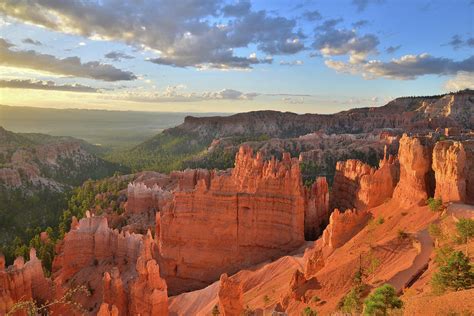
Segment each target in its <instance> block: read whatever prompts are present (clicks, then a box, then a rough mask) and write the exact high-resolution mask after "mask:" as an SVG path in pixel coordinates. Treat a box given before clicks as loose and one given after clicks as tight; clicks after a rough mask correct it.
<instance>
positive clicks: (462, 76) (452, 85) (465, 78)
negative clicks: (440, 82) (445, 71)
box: [444, 71, 474, 91]
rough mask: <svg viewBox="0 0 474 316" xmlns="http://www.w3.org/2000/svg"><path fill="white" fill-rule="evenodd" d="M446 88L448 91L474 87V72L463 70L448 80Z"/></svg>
mask: <svg viewBox="0 0 474 316" xmlns="http://www.w3.org/2000/svg"><path fill="white" fill-rule="evenodd" d="M444 88H445V89H446V90H448V91H458V90H463V89H474V73H472V72H471V73H469V72H464V71H461V72H459V73H458V74H457V75H456V76H455V77H454V78H451V79H449V80H448V81H446V83H445V84H444Z"/></svg>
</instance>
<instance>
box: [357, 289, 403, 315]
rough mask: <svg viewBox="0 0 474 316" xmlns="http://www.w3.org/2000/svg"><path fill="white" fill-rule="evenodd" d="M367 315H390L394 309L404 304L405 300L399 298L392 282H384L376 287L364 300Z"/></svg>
mask: <svg viewBox="0 0 474 316" xmlns="http://www.w3.org/2000/svg"><path fill="white" fill-rule="evenodd" d="M364 305H365V308H364V314H365V315H384V316H385V315H388V312H389V311H390V310H392V309H398V308H401V307H402V306H403V302H402V301H401V300H400V299H399V298H398V296H397V293H396V292H395V288H394V287H393V286H391V285H390V284H384V285H382V286H380V287H378V288H376V289H375V291H374V293H372V294H371V295H370V296H369V297H368V298H367V299H366V300H365V302H364Z"/></svg>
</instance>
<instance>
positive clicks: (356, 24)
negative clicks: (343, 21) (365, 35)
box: [352, 20, 369, 29]
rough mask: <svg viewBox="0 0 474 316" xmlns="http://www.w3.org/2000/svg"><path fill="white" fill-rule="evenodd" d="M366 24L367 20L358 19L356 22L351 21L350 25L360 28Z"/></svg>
mask: <svg viewBox="0 0 474 316" xmlns="http://www.w3.org/2000/svg"><path fill="white" fill-rule="evenodd" d="M367 24H369V21H367V20H359V21H357V22H354V23H352V27H354V28H356V29H360V28H361V27H364V26H366V25H367Z"/></svg>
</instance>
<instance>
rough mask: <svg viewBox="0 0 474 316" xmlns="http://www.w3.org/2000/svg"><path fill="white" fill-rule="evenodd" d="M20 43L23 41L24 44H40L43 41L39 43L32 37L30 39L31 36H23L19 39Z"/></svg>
mask: <svg viewBox="0 0 474 316" xmlns="http://www.w3.org/2000/svg"><path fill="white" fill-rule="evenodd" d="M21 42H22V43H25V44H31V45H36V46H41V45H43V43H41V42H40V41H36V40H34V39H31V38H25V39H23V40H22V41H21Z"/></svg>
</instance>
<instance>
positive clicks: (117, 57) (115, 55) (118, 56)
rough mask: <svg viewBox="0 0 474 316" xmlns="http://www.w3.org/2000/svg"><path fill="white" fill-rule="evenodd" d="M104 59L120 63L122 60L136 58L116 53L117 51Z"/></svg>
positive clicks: (108, 54)
mask: <svg viewBox="0 0 474 316" xmlns="http://www.w3.org/2000/svg"><path fill="white" fill-rule="evenodd" d="M104 57H105V58H108V59H112V60H113V61H119V60H122V59H133V58H135V57H133V56H130V55H127V54H125V53H122V52H115V51H112V52H109V53H107V54H105V55H104Z"/></svg>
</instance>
